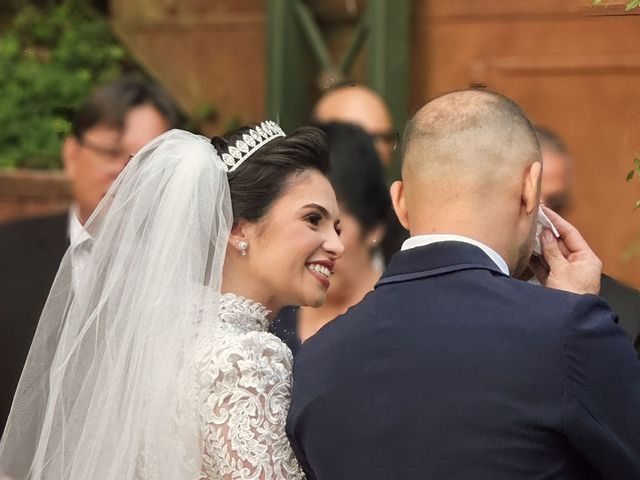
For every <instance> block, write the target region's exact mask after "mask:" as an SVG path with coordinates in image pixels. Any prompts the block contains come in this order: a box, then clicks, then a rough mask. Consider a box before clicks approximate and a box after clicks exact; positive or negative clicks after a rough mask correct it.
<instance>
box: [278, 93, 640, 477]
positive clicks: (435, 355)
mask: <svg viewBox="0 0 640 480" xmlns="http://www.w3.org/2000/svg"><path fill="white" fill-rule="evenodd" d="M404 141H405V145H404V159H403V169H402V178H403V181H402V182H397V183H396V184H394V186H393V187H392V198H393V201H394V207H395V209H396V212H397V214H398V217H399V219H400V221H401V223H402V224H403V225H404V226H405V227H407V228H408V229H409V230H410V232H411V235H412V237H411V238H410V239H409V240H407V241H406V242H405V244H404V245H403V249H402V251H401V252H399V253H398V254H396V255H395V256H394V257H393V259H392V261H391V263H390V265H389V267H388V269H387V271H386V272H385V274H384V275H383V277H382V279H381V280H380V281H379V282H378V284H377V286H376V289H375V290H374V291H373V292H372V293H370V294H369V295H367V296H366V297H365V298H364V300H363V301H362V302H361V303H360V304H359V305H357V306H355V307H353V308H351V309H350V310H349V311H348V312H347V313H346V314H345V315H342V316H340V317H338V318H337V319H336V320H334V321H333V322H331V323H329V324H328V325H327V326H326V327H324V328H323V329H322V330H321V331H320V332H319V333H318V334H316V335H315V336H314V337H312V338H311V339H309V340H308V341H307V342H306V343H305V344H304V346H303V348H302V349H301V351H300V353H299V354H298V356H297V358H296V364H295V368H294V385H293V400H292V405H291V410H290V414H289V419H288V424H287V431H288V433H289V436H290V438H291V441H292V444H293V447H294V449H295V451H296V454H297V456H298V458H299V460H300V463H301V465H302V466H303V468H304V469H305V471H306V472H307V475H308V478H309V479H331V480H340V479H349V480H353V479H385V480H388V479H403V480H407V479H447V480H458V479H460V480H462V479H464V480H470V479H479V480H486V479H491V480H502V479H504V480H507V479H509V480H517V479H531V478H538V479H551V478H553V479H566V480H571V479H576V480H578V479H580V480H590V479H616V480H620V479H632V478H634V479H635V478H640V363H639V362H638V360H637V356H636V353H635V352H634V350H633V347H632V345H631V343H630V342H629V340H628V339H627V338H626V336H625V334H624V332H623V331H622V330H621V329H620V328H619V327H618V326H617V325H616V324H615V320H616V319H615V315H614V314H613V313H612V312H611V311H610V310H609V308H608V307H607V305H606V304H605V303H604V302H603V301H601V300H600V299H599V298H598V297H597V296H595V295H594V294H596V293H597V292H598V290H599V278H600V268H601V264H600V261H599V260H598V259H597V257H596V256H595V255H594V254H593V252H591V250H590V249H589V247H588V246H587V245H586V243H585V242H584V240H583V239H582V237H581V236H580V234H579V233H578V232H577V231H576V230H575V229H574V228H573V227H572V226H571V225H569V224H568V223H567V222H565V221H564V220H562V219H561V218H560V217H559V216H557V215H553V214H552V213H549V215H550V216H551V219H552V221H554V222H555V223H556V226H557V228H558V230H559V232H560V234H561V240H560V241H559V242H558V241H556V240H555V239H554V238H553V237H549V236H548V235H544V255H545V259H546V261H547V263H548V264H549V266H550V272H549V274H548V276H547V278H546V279H544V280H545V282H546V286H547V287H551V288H544V287H540V286H534V285H530V284H527V283H525V282H521V281H518V280H515V279H514V278H513V277H515V276H517V275H518V274H519V273H521V271H522V270H523V269H524V268H525V266H526V265H527V263H528V261H529V258H530V255H531V251H532V241H533V232H534V223H535V220H536V216H537V211H538V202H539V198H540V174H541V168H542V167H541V163H540V149H539V146H538V142H537V140H536V137H535V133H534V131H533V129H532V128H531V125H530V124H529V121H528V120H527V118H526V117H525V116H524V114H523V113H522V111H521V110H520V109H519V108H518V106H517V105H516V104H514V103H513V102H512V101H511V100H509V99H507V98H505V97H503V96H500V95H497V94H494V93H490V92H486V91H460V92H454V93H450V94H447V95H444V96H442V97H439V98H437V99H435V100H433V101H431V102H429V103H428V104H427V105H426V106H425V107H423V108H422V109H421V110H420V111H419V112H418V113H417V114H416V115H415V117H414V118H413V119H412V120H411V121H410V122H409V124H408V126H407V129H406V132H405V139H404ZM547 233H548V232H547ZM559 289H563V290H568V291H569V292H575V293H568V292H567V291H561V290H559Z"/></svg>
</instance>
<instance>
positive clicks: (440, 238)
mask: <svg viewBox="0 0 640 480" xmlns="http://www.w3.org/2000/svg"><path fill="white" fill-rule="evenodd" d="M438 242H462V243H468V244H470V245H475V246H476V247H478V248H480V249H481V250H482V251H483V252H484V253H486V254H487V256H488V257H489V258H490V259H491V260H492V261H493V263H495V264H496V265H497V266H498V268H499V269H500V270H501V271H502V272H503V273H504V274H505V275H509V266H508V265H507V262H505V261H504V258H502V257H501V256H500V255H499V254H498V253H497V252H496V251H495V250H493V249H492V248H491V247H488V246H487V245H485V244H484V243H482V242H479V241H477V240H474V239H473V238H469V237H464V236H462V235H452V234H444V233H437V234H431V235H416V236H415V237H411V238H409V239H407V240H405V242H404V243H403V244H402V248H401V250H409V249H410V248H415V247H424V246H425V245H431V244H432V243H438Z"/></svg>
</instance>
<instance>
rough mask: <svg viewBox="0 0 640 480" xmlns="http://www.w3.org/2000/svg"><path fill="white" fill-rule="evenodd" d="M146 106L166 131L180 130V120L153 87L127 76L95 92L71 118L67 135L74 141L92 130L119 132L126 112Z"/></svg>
mask: <svg viewBox="0 0 640 480" xmlns="http://www.w3.org/2000/svg"><path fill="white" fill-rule="evenodd" d="M144 105H150V106H151V107H153V108H155V109H156V110H157V111H158V113H159V114H160V115H162V116H163V117H164V118H165V119H166V121H167V124H168V126H169V128H170V129H171V128H180V127H182V126H183V123H184V116H183V115H182V113H181V112H180V110H179V109H178V108H177V107H176V105H175V104H174V103H173V101H172V100H171V99H170V98H169V97H168V96H167V95H166V94H165V93H164V92H163V91H162V89H161V88H160V87H158V86H157V85H153V84H151V83H149V82H147V81H145V80H142V79H141V78H139V77H133V76H127V77H123V78H121V79H119V80H116V81H114V82H111V83H108V84H106V85H104V86H103V87H100V88H99V89H97V90H96V91H95V92H93V94H92V95H91V96H90V97H89V99H88V100H87V102H86V103H85V104H84V105H83V106H82V107H80V109H79V110H78V111H77V112H76V114H75V115H74V117H73V121H72V124H71V133H72V134H73V135H74V136H75V137H76V138H78V139H82V138H83V136H84V134H85V133H86V132H87V131H88V130H90V129H91V128H93V127H96V126H105V127H110V128H117V129H121V128H122V127H123V126H124V122H125V118H126V116H127V114H128V113H129V111H130V110H131V109H133V108H136V107H141V106H144Z"/></svg>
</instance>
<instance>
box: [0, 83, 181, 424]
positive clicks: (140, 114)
mask: <svg viewBox="0 0 640 480" xmlns="http://www.w3.org/2000/svg"><path fill="white" fill-rule="evenodd" d="M181 121H182V118H181V115H180V113H179V111H178V110H177V108H176V107H175V106H174V105H173V103H172V102H171V100H170V99H169V98H168V97H167V96H166V95H165V94H164V93H163V92H162V91H161V90H160V89H159V88H158V87H156V86H153V85H151V84H149V83H147V82H145V81H143V80H141V79H138V78H133V77H124V78H122V79H120V80H117V81H115V82H113V83H110V84H107V85H106V86H103V87H102V88H100V89H98V90H96V91H95V92H94V93H93V95H92V96H91V97H90V98H89V99H88V101H87V102H86V103H85V104H84V105H83V106H82V107H81V108H80V109H79V110H78V111H77V112H76V114H75V116H74V119H73V122H72V133H71V135H70V136H69V137H68V138H67V139H66V140H65V142H64V145H63V148H62V159H63V163H64V170H65V173H66V175H67V177H68V178H69V180H70V183H71V190H72V196H73V198H72V205H71V208H70V209H69V210H68V211H65V212H61V213H59V214H56V215H49V216H45V217H39V218H31V219H27V220H21V221H17V222H12V223H9V224H6V225H3V226H0V252H1V253H0V332H1V333H0V434H1V433H2V430H3V429H4V424H5V422H6V417H7V415H8V412H9V409H10V407H11V401H12V398H13V393H14V391H15V389H16V386H17V383H18V380H19V378H20V373H21V371H22V367H23V364H24V361H25V359H26V356H27V353H28V350H29V345H30V344H31V340H32V338H33V334H34V332H35V329H36V326H37V324H38V319H39V317H40V312H41V310H42V307H43V306H44V303H45V301H46V299H47V296H48V294H49V289H50V288H51V284H52V283H53V279H54V277H55V274H56V271H57V269H58V265H59V263H60V260H61V258H62V256H63V255H64V252H65V251H66V249H67V247H69V245H71V254H72V261H73V265H74V273H75V269H76V265H78V266H81V265H82V262H83V259H84V257H86V256H87V255H88V254H89V246H90V241H91V237H90V236H89V235H88V233H87V232H86V231H85V230H84V229H83V225H84V223H85V222H86V221H87V219H88V218H89V217H90V216H91V214H92V213H93V210H94V209H95V208H96V207H97V205H98V203H99V202H100V200H101V198H102V197H103V196H104V195H105V194H106V192H107V190H108V189H109V187H110V186H111V184H112V183H113V181H114V180H115V179H116V178H117V176H118V174H119V173H120V172H121V171H122V169H123V168H124V167H125V165H126V164H127V162H128V160H129V158H130V156H131V155H133V154H135V153H136V152H137V151H138V150H139V149H140V148H141V147H142V146H143V145H144V144H146V143H147V142H148V141H150V140H151V139H153V138H155V137H156V136H158V135H160V134H162V133H163V132H165V131H166V130H168V129H170V128H173V127H177V126H180V124H181ZM76 279H77V275H74V278H73V280H74V282H75V280H76ZM74 286H75V287H79V286H78V285H75V284H74Z"/></svg>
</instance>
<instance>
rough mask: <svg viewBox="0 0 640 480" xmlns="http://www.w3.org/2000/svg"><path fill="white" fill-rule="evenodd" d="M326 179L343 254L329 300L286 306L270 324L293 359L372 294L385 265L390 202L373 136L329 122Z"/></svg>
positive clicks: (322, 125)
mask: <svg viewBox="0 0 640 480" xmlns="http://www.w3.org/2000/svg"><path fill="white" fill-rule="evenodd" d="M318 127H319V128H320V129H321V130H323V131H324V132H325V133H326V134H327V139H328V141H329V155H330V158H331V171H330V180H331V184H332V186H333V188H334V190H335V192H336V196H337V198H338V205H339V207H340V218H341V223H340V225H341V236H340V239H341V240H342V243H343V244H344V247H345V251H344V253H343V255H342V257H341V258H340V259H339V260H338V261H337V262H336V264H335V268H334V270H333V275H332V276H331V287H330V288H329V291H328V294H327V301H326V302H325V303H324V305H323V306H321V307H319V308H311V307H287V308H285V309H283V310H282V311H281V312H280V314H279V315H278V317H277V318H276V320H275V321H274V322H273V324H272V326H271V331H272V333H274V334H275V335H277V336H278V337H280V338H281V339H282V340H283V341H284V342H285V343H286V344H287V345H288V346H289V348H290V349H291V351H292V353H293V354H294V355H295V354H296V352H297V350H298V348H299V347H300V345H301V344H302V342H304V341H305V340H306V339H307V338H309V337H311V336H312V335H314V334H315V333H316V332H317V331H318V330H320V328H322V327H323V326H324V325H325V324H326V323H328V322H329V321H330V320H332V319H334V318H335V317H337V316H338V315H341V314H343V313H344V312H346V311H347V309H348V308H349V307H351V306H353V305H355V304H356V303H358V302H359V301H360V300H362V298H363V297H364V296H365V295H366V294H367V292H369V291H371V290H372V289H373V287H374V286H375V284H376V282H377V281H378V279H379V278H380V275H381V274H382V269H383V267H384V265H383V261H382V255H381V252H380V244H381V242H382V239H383V238H384V235H385V223H386V219H387V218H388V213H389V209H390V208H391V202H390V199H389V191H388V188H387V185H386V183H385V178H384V170H383V168H382V165H381V162H380V159H379V157H378V154H377V153H376V150H375V146H374V144H373V141H372V140H371V138H370V137H369V136H368V135H367V134H366V133H365V132H364V130H362V129H361V128H360V127H358V126H356V125H352V124H347V123H337V122H333V123H328V124H321V125H318Z"/></svg>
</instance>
